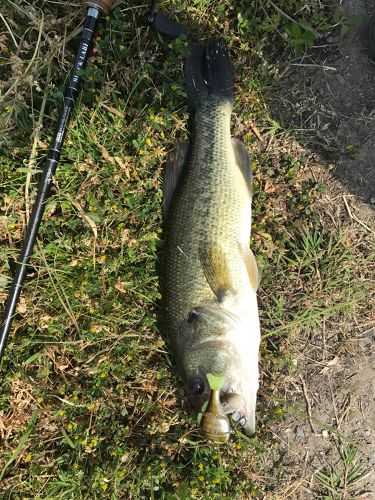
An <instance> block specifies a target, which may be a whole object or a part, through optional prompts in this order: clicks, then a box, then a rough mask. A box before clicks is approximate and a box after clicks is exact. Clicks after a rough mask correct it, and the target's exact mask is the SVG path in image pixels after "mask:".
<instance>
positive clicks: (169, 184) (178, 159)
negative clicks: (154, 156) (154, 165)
mask: <svg viewBox="0 0 375 500" xmlns="http://www.w3.org/2000/svg"><path fill="white" fill-rule="evenodd" d="M189 147H190V143H189V142H188V141H184V142H180V143H178V144H176V146H175V147H174V149H173V150H172V151H171V152H170V153H169V154H168V156H167V160H166V162H165V169H164V185H163V215H164V217H166V215H167V213H168V208H169V205H170V203H171V199H172V196H173V193H174V191H175V189H176V186H177V184H178V180H179V178H180V177H181V172H182V171H183V169H184V166H185V163H186V160H187V156H188V151H189Z"/></svg>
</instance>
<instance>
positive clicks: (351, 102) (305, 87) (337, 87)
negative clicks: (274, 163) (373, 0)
mask: <svg viewBox="0 0 375 500" xmlns="http://www.w3.org/2000/svg"><path fill="white" fill-rule="evenodd" d="M340 8H341V10H342V13H343V16H344V17H343V19H347V20H350V19H353V20H354V17H353V16H360V18H359V17H358V18H357V19H356V22H358V23H359V24H358V26H356V25H355V23H353V24H348V25H347V26H346V29H348V32H347V33H345V34H343V33H342V26H341V27H337V28H336V30H337V31H335V32H333V34H329V35H327V36H326V38H325V39H324V40H322V41H320V42H319V44H318V43H317V46H316V47H313V48H312V49H311V50H310V51H309V53H308V54H306V55H304V56H303V58H302V59H301V60H299V61H295V64H293V65H292V66H291V67H290V68H289V70H288V72H287V74H286V76H285V78H283V81H282V84H281V88H282V90H281V94H282V97H281V108H280V105H279V106H278V108H279V116H280V120H281V121H282V123H283V125H284V126H285V127H292V128H294V129H297V130H298V132H299V133H300V134H301V135H302V136H303V135H304V132H305V131H306V132H307V134H306V136H308V137H307V138H306V141H307V142H308V146H309V148H311V149H312V150H313V151H316V152H318V153H320V154H322V155H323V157H325V158H326V159H327V160H328V161H329V162H332V163H333V164H334V170H333V172H334V174H335V175H336V176H337V177H338V178H339V179H340V181H341V182H342V183H343V184H344V185H345V187H346V188H347V189H348V190H349V191H350V192H351V193H352V194H354V195H356V196H358V197H359V198H360V199H361V200H362V201H364V202H365V203H368V204H369V205H370V206H372V208H374V207H375V161H374V151H375V112H374V110H375V62H374V61H373V60H372V59H371V57H370V54H369V48H368V47H369V43H368V27H369V20H370V17H371V15H372V14H373V13H374V5H370V2H368V1H366V0H346V1H343V2H342V4H341V6H340ZM312 132H315V133H312Z"/></svg>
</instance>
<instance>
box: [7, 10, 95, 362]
mask: <svg viewBox="0 0 375 500" xmlns="http://www.w3.org/2000/svg"><path fill="white" fill-rule="evenodd" d="M101 16H102V14H101V10H100V9H99V8H97V7H96V6H92V4H91V5H89V7H88V8H87V14H86V18H85V22H84V27H83V34H82V40H81V43H80V46H79V49H78V54H77V57H76V60H75V63H74V67H73V70H72V74H71V77H70V81H69V86H68V88H67V89H66V91H65V96H64V103H63V107H62V110H61V112H60V116H59V119H58V122H57V127H56V130H55V135H54V139H53V141H52V144H51V146H50V149H49V153H48V156H47V159H46V164H45V167H44V171H43V174H42V177H41V179H40V182H39V187H38V192H37V197H36V200H35V203H34V206H33V209H32V212H31V215H30V220H29V224H28V226H27V229H26V235H25V240H24V243H23V246H22V250H21V254H20V257H19V262H18V263H17V267H16V271H15V275H14V278H13V282H12V285H11V287H10V290H9V295H8V300H7V303H6V306H5V311H4V320H3V323H2V325H1V327H0V360H1V357H2V355H3V353H4V350H5V346H6V342H7V339H8V335H9V331H10V328H11V325H12V321H13V318H14V314H15V311H16V307H17V303H18V299H19V296H20V294H21V289H22V284H23V281H24V279H25V276H26V271H27V264H28V262H29V260H30V256H31V254H32V251H33V247H34V244H35V240H36V237H37V234H38V229H39V226H40V223H41V220H42V217H43V213H44V209H45V201H46V199H47V198H48V195H49V192H50V188H51V184H52V178H53V176H54V174H55V172H56V168H57V164H58V161H59V159H60V154H61V149H62V146H63V143H64V139H65V135H66V131H67V128H68V124H69V121H70V117H71V114H72V110H73V107H74V100H75V98H76V97H77V95H78V93H79V91H80V88H81V76H80V75H79V72H80V70H81V69H83V68H84V67H85V65H86V63H87V60H88V58H89V55H90V48H91V44H92V41H93V36H94V32H95V30H96V27H97V25H98V23H99V21H100V19H101Z"/></svg>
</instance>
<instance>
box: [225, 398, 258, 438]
mask: <svg viewBox="0 0 375 500" xmlns="http://www.w3.org/2000/svg"><path fill="white" fill-rule="evenodd" d="M220 402H221V404H222V407H223V410H224V412H225V414H226V415H229V416H230V420H231V421H232V423H233V425H234V427H235V428H237V429H239V430H241V431H244V432H245V434H247V435H249V436H251V435H253V434H255V415H254V411H249V410H248V409H247V408H246V405H245V404H244V399H243V398H242V396H241V395H240V394H239V393H237V392H234V391H226V392H222V393H221V394H220Z"/></svg>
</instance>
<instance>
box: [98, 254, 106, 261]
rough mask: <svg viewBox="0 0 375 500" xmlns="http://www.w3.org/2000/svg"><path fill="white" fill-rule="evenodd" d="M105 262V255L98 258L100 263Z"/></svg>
mask: <svg viewBox="0 0 375 500" xmlns="http://www.w3.org/2000/svg"><path fill="white" fill-rule="evenodd" d="M106 260H107V256H106V255H101V256H100V257H99V261H100V262H105V261H106Z"/></svg>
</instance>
